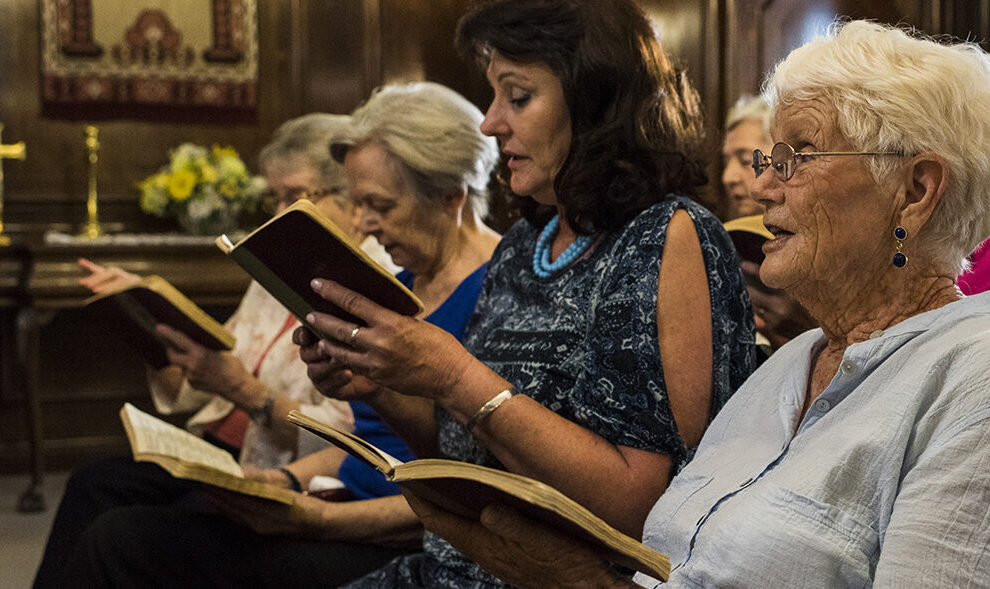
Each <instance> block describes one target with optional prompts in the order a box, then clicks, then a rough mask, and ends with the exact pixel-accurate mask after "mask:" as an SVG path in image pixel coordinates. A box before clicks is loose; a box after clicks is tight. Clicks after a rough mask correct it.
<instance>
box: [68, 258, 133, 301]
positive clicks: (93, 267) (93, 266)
mask: <svg viewBox="0 0 990 589" xmlns="http://www.w3.org/2000/svg"><path fill="white" fill-rule="evenodd" d="M76 263H78V264H79V266H81V267H82V269H83V270H86V271H87V272H89V274H87V275H86V276H84V277H82V278H80V279H79V284H81V285H82V286H85V287H86V288H88V289H89V290H91V291H92V292H94V293H96V294H99V293H104V292H110V291H112V290H117V289H120V288H124V287H127V286H132V285H134V284H137V283H138V282H140V281H141V277H140V276H138V275H137V274H131V273H130V272H126V271H124V270H122V269H120V268H118V267H116V266H101V265H99V264H97V263H95V262H92V261H90V260H87V259H86V258H79V259H78V260H77V261H76Z"/></svg>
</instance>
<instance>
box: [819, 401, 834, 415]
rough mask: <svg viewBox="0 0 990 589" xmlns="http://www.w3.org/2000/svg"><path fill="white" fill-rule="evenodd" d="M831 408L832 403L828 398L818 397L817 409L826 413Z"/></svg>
mask: <svg viewBox="0 0 990 589" xmlns="http://www.w3.org/2000/svg"><path fill="white" fill-rule="evenodd" d="M831 408H832V404H831V403H829V402H828V400H827V399H818V400H817V401H815V409H817V410H818V411H820V412H822V413H826V412H827V411H828V410H829V409H831Z"/></svg>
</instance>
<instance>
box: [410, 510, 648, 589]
mask: <svg viewBox="0 0 990 589" xmlns="http://www.w3.org/2000/svg"><path fill="white" fill-rule="evenodd" d="M403 494H404V495H405V497H406V500H407V501H408V502H409V506H410V507H412V508H413V511H415V512H416V515H418V516H419V518H420V521H422V522H423V525H424V526H425V527H426V529H427V530H430V531H431V532H433V533H435V534H436V535H438V536H440V537H441V538H443V539H445V540H447V541H448V542H450V543H451V545H452V546H453V547H454V548H456V549H457V550H459V551H460V552H461V553H462V554H464V555H465V556H467V557H468V558H470V559H471V560H473V561H474V562H476V563H478V564H479V565H481V567H482V568H484V569H485V570H486V571H488V572H489V573H491V574H493V575H495V576H496V577H498V578H500V579H502V580H503V581H507V582H508V583H511V584H512V585H514V586H516V587H521V588H529V587H532V588H537V587H561V588H563V587H574V588H579V587H583V588H602V589H605V588H608V589H613V588H614V589H626V588H630V587H639V585H636V584H635V583H633V582H632V580H631V579H629V578H628V577H624V576H622V575H620V574H619V573H617V572H616V571H615V569H613V568H612V566H611V564H610V563H609V562H608V561H606V560H605V559H603V558H602V557H601V556H600V555H599V554H598V553H596V552H595V551H593V550H592V549H591V548H589V547H588V545H587V544H585V543H584V542H582V541H579V540H576V539H574V538H572V537H570V536H567V535H565V534H563V533H561V532H559V531H557V530H555V529H553V528H550V527H549V526H547V525H546V524H544V523H542V522H539V521H536V520H534V519H531V518H529V517H526V516H524V515H522V514H520V513H519V512H517V511H515V510H513V509H510V508H508V507H505V506H502V505H489V506H488V507H486V508H485V509H484V511H482V513H481V521H480V522H478V521H474V520H471V519H467V518H464V517H461V516H459V515H456V514H454V513H451V512H449V511H446V510H445V509H443V508H441V507H438V506H436V505H434V504H432V503H429V502H427V501H424V500H422V499H420V498H418V497H416V496H415V495H413V494H411V493H409V492H404V493H403Z"/></svg>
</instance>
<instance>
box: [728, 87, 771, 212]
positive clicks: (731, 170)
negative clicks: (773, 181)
mask: <svg viewBox="0 0 990 589" xmlns="http://www.w3.org/2000/svg"><path fill="white" fill-rule="evenodd" d="M770 115H771V112H770V105H769V104H767V102H766V100H764V99H763V97H762V96H742V97H740V98H739V100H737V101H736V103H735V104H734V105H732V108H730V109H729V113H728V114H727V115H725V139H723V140H722V188H723V189H724V190H725V195H726V196H727V197H728V199H729V203H728V204H729V214H730V218H732V219H736V218H739V217H746V216H749V215H759V214H762V213H763V205H761V204H760V203H758V202H756V200H755V199H754V198H753V184H754V183H755V180H756V179H755V178H754V177H753V171H752V168H753V151H754V150H757V149H762V150H767V149H769V147H770Z"/></svg>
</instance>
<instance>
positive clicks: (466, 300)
mask: <svg viewBox="0 0 990 589" xmlns="http://www.w3.org/2000/svg"><path fill="white" fill-rule="evenodd" d="M487 267H488V263H487V262H486V263H485V264H482V265H481V266H480V267H478V269H477V270H475V271H474V272H472V273H471V274H470V275H469V276H468V277H467V278H465V279H464V280H463V281H461V283H460V284H459V285H458V286H457V288H456V289H454V292H453V293H451V295H450V296H449V297H447V300H445V301H444V302H443V304H441V305H440V306H439V307H437V309H436V310H435V311H433V312H432V313H430V314H429V316H427V317H426V318H425V321H427V322H429V323H432V324H433V325H436V326H437V327H439V328H441V329H443V330H444V331H446V332H447V333H449V334H451V335H452V336H454V337H456V338H457V339H458V340H461V339H463V338H464V330H465V328H466V327H467V323H468V319H470V317H471V312H472V311H473V310H474V306H475V303H477V301H478V295H479V294H480V293H481V284H482V280H483V279H484V276H485V270H486V268H487ZM396 278H398V279H399V281H400V282H401V283H402V284H403V285H405V286H406V287H407V288H409V289H412V285H413V278H414V276H413V274H412V273H411V272H409V271H408V270H403V271H401V272H399V273H398V274H397V275H396ZM350 405H351V409H352V410H353V412H354V434H355V435H357V436H358V437H360V438H362V439H364V440H366V441H368V442H370V443H372V444H374V445H375V446H378V447H379V448H381V449H382V450H384V451H386V452H388V453H389V454H391V455H392V456H395V457H396V458H398V459H399V460H403V461H408V460H413V459H415V458H416V457H415V456H414V455H413V453H412V450H410V449H409V446H408V445H407V444H406V443H405V441H403V440H402V438H400V437H399V436H398V435H397V434H396V433H395V432H394V431H392V428H391V427H389V425H388V424H387V423H385V421H384V420H382V418H380V417H379V416H378V414H377V413H375V411H374V409H372V408H371V406H370V405H368V404H367V403H363V402H352V403H351V404H350ZM337 477H338V478H339V479H340V480H341V482H343V483H344V485H345V486H346V487H347V488H348V489H350V491H351V492H352V493H353V495H354V498H355V499H372V498H375V497H385V496H388V495H398V494H399V486H398V485H396V484H395V483H392V482H389V481H387V480H385V477H384V476H383V475H382V474H381V473H380V472H378V471H377V470H375V469H373V468H371V467H370V466H368V465H367V464H365V463H363V462H361V461H360V460H358V459H357V458H354V457H353V456H351V455H350V454H348V455H347V457H346V458H344V461H343V462H342V463H341V465H340V469H339V470H338V472H337Z"/></svg>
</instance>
